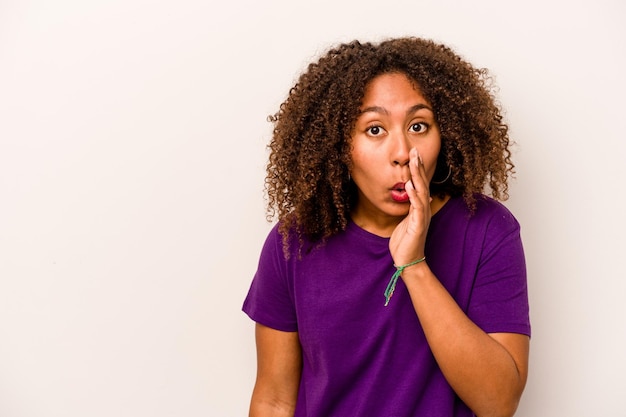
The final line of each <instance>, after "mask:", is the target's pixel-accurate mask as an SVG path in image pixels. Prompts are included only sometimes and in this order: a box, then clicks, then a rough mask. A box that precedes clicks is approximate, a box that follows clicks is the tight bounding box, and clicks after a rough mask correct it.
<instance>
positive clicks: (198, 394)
mask: <svg viewBox="0 0 626 417" xmlns="http://www.w3.org/2000/svg"><path fill="white" fill-rule="evenodd" d="M625 18H626V6H625V5H624V3H623V2H621V1H618V0H614V1H609V0H596V1H593V2H589V1H586V2H583V1H576V0H570V1H553V2H550V1H546V0H544V1H535V0H533V1H524V2H502V1H496V0H493V1H487V0H474V1H471V2H464V1H458V2H452V1H418V0H413V1H397V0H387V1H374V0H362V1H354V0H348V1H343V2H341V1H317V2H297V1H277V0H275V1H254V0H239V1H237V0H236V1H231V2H223V3H221V2H220V3H219V4H215V3H211V2H207V1H201V0H182V1H176V2H174V1H165V0H163V1H154V0H110V1H96V0H92V1H76V0H75V1H71V0H57V1H42V0H31V1H29V0H21V1H17V0H3V1H0V416H2V417H35V416H36V417H39V416H41V417H43V416H45V417H57V416H59V417H60V416H63V417H79V416H81V417H83V416H94V417H95V416H107V417H109V416H118V417H125V416H151V417H164V416H185V417H195V416H216V417H221V416H233V417H234V416H243V415H246V413H247V408H248V401H249V396H250V392H251V389H252V385H253V381H254V375H255V351H254V338H253V325H252V323H251V322H250V320H249V319H248V318H247V316H245V315H244V314H243V313H242V312H241V311H240V308H241V303H242V301H243V298H244V296H245V294H246V291H247V289H248V286H249V283H250V280H251V278H252V275H253V273H254V271H255V268H256V263H257V259H258V254H259V250H260V247H261V244H262V242H263V240H264V238H265V234H266V233H267V231H268V230H269V227H270V226H271V224H270V223H267V222H266V221H265V214H264V204H265V203H264V197H263V178H264V165H265V161H266V157H267V152H266V148H265V145H266V144H267V141H268V138H269V134H270V129H271V126H270V125H269V123H268V122H267V121H266V117H267V115H269V114H271V113H273V112H275V111H276V110H277V108H278V105H279V104H280V103H281V102H282V100H283V99H284V98H285V95H286V93H287V91H288V89H289V87H290V86H291V85H292V83H293V81H294V79H295V78H296V76H297V75H298V74H299V72H300V71H301V70H303V69H304V68H305V66H306V64H307V63H308V62H309V61H310V60H311V59H314V58H315V57H316V56H317V55H318V54H319V53H321V52H323V51H324V50H326V48H327V47H328V46H330V45H331V44H335V43H337V42H339V41H349V40H352V39H353V38H358V39H361V40H379V39H382V38H384V37H387V36H395V35H418V36H424V37H429V38H433V39H435V40H438V41H442V42H445V43H447V44H449V45H450V46H452V47H453V48H455V49H456V50H457V51H458V52H459V53H460V54H462V55H463V56H465V57H466V58H468V59H469V60H470V61H472V62H473V63H475V64H476V65H477V66H480V67H487V68H490V69H491V71H492V73H493V75H494V76H495V79H496V82H497V83H498V85H499V86H500V93H499V97H500V99H501V102H502V103H503V105H504V107H505V108H506V109H507V113H506V117H507V120H508V121H509V123H510V125H511V133H512V136H513V138H514V139H515V140H516V142H517V145H516V147H515V148H514V160H515V162H516V164H517V178H516V179H515V180H514V182H513V183H512V187H511V195H512V196H511V199H510V200H509V201H508V202H507V203H506V205H507V206H508V207H509V208H510V209H511V210H512V211H513V212H514V214H515V215H516V216H517V217H518V219H519V220H520V222H521V224H522V228H523V229H522V233H523V239H524V243H525V247H526V253H527V262H528V272H529V289H530V303H531V309H532V311H531V319H532V323H533V338H532V351H531V368H530V377H529V381H528V386H527V389H526V392H525V394H524V397H523V400H522V404H521V405H520V409H519V412H518V414H517V416H524V417H543V416H546V417H554V416H568V417H583V416H584V417H588V416H626V403H625V402H624V398H623V397H624V393H626V359H625V352H626V323H625V322H626V300H624V297H625V295H626V283H625V281H626V280H625V279H624V278H626V273H625V272H624V271H626V245H625V243H624V239H625V233H626V230H625V228H624V222H623V215H624V198H623V192H624V187H625V186H624V184H625V181H626V176H625V175H624V171H623V168H624V164H625V163H626V158H625V157H624V155H625V153H626V145H625V142H626V138H625V135H624V133H623V132H624V119H625V110H626V108H625V105H624V102H625V94H626V83H625V81H624V74H626V47H625V41H626V29H625V25H624V21H625ZM407 360H409V358H407Z"/></svg>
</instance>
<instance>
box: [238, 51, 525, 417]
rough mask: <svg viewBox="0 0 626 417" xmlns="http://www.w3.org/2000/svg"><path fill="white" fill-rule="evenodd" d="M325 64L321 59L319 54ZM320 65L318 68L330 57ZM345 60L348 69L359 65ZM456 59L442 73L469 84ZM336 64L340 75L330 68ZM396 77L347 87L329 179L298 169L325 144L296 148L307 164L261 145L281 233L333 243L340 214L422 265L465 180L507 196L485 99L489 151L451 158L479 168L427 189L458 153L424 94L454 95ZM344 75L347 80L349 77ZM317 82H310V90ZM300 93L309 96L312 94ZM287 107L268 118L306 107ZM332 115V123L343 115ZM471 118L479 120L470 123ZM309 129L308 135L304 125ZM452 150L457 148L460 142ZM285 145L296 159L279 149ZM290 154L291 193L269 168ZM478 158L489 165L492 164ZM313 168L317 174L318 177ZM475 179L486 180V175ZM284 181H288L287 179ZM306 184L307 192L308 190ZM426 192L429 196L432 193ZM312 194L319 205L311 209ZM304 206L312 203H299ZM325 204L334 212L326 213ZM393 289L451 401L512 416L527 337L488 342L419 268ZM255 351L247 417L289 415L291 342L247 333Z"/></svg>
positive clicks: (385, 73)
mask: <svg viewBox="0 0 626 417" xmlns="http://www.w3.org/2000/svg"><path fill="white" fill-rule="evenodd" d="M398 42H399V43H400V44H401V45H404V46H407V45H406V44H403V42H404V41H403V40H400V41H398ZM407 42H409V43H411V42H413V41H407ZM419 42H421V41H419ZM419 42H418V43H419ZM392 46H393V45H392ZM342 48H344V49H342ZM351 48H352V47H348V46H344V47H340V48H339V49H338V51H341V50H343V51H344V53H345V54H347V55H350V53H351V51H352V49H351ZM359 48H362V49H365V50H366V52H363V51H360V52H359V53H360V54H363V53H367V51H368V50H369V49H368V48H370V47H369V46H368V47H367V48H366V47H363V46H362V45H360V44H359V45H358V46H356V47H354V49H359ZM372 48H373V47H372ZM429 48H431V49H432V50H431V49H429ZM439 48H440V47H438V46H433V45H431V44H429V43H427V45H426V49H427V50H428V51H430V52H428V55H429V56H430V55H433V56H437V57H439V58H440V52H441V50H439ZM392 49H393V48H392ZM443 51H444V55H445V54H448V50H447V49H445V48H444V50H443ZM379 52H380V51H379ZM338 53H339V52H338ZM424 53H426V52H424ZM331 55H332V53H331V54H329V56H331ZM329 56H327V59H330V58H329ZM372 56H374V55H372ZM372 56H370V57H369V58H372ZM354 59H355V60H357V61H358V59H360V58H358V59H357V58H354ZM372 59H374V58H372ZM398 59H399V60H401V59H400V58H398ZM455 59H457V58H455ZM455 59H452V61H451V63H450V66H451V67H454V66H456V67H459V68H461V69H460V70H458V71H457V72H459V71H460V73H464V74H465V75H466V76H467V77H468V79H474V78H472V77H475V76H476V72H474V71H473V70H470V71H469V73H471V74H473V75H472V76H469V75H468V73H467V67H466V64H465V63H463V62H462V61H460V60H458V59H457V61H455ZM338 60H339V61H340V59H338ZM374 60H375V59H374ZM348 61H351V60H348ZM359 62H360V61H359ZM365 62H368V61H367V60H365ZM322 64H323V65H322ZM322 64H318V65H322V66H323V67H324V68H325V70H324V68H322V69H320V68H319V67H315V66H313V67H312V68H310V69H309V73H308V74H312V73H313V74H315V73H322V74H325V73H326V72H329V71H330V72H332V71H331V70H332V68H334V67H333V66H332V65H331V64H329V63H328V62H326V63H324V62H323V60H322ZM335 64H336V65H338V67H340V68H343V67H341V65H340V64H341V62H339V63H335ZM363 65H365V64H363ZM397 67H398V65H391V67H390V68H386V67H384V69H383V70H379V71H378V72H376V71H375V70H372V72H373V73H375V75H374V76H372V77H371V78H369V79H368V82H367V83H365V84H364V86H363V88H362V90H360V91H361V92H360V93H358V89H357V94H359V95H358V98H357V99H354V101H355V102H356V103H358V106H357V107H356V108H355V109H354V111H353V112H352V113H351V112H350V111H348V112H347V113H345V114H346V115H348V116H347V120H348V123H347V126H349V130H347V132H345V133H344V135H345V137H346V139H345V140H344V139H342V141H343V143H344V145H338V144H341V143H342V141H339V142H337V143H335V145H334V147H333V149H335V151H334V152H335V153H336V154H337V155H336V156H335V157H329V156H328V155H326V159H328V160H330V161H331V164H332V167H335V170H334V171H333V170H332V168H331V165H329V166H327V167H326V168H328V169H331V173H330V174H327V178H322V177H319V176H317V177H316V176H315V175H313V176H309V177H307V172H308V168H307V166H309V163H310V162H311V161H313V160H317V156H315V154H317V153H319V152H320V149H323V148H324V146H325V145H324V143H323V142H324V140H328V138H326V137H324V138H321V139H320V141H319V142H320V143H318V147H311V148H307V150H308V151H310V152H311V153H312V154H313V156H311V158H309V159H307V157H303V156H302V155H301V153H300V152H304V150H303V149H302V148H303V147H304V148H306V143H307V139H306V137H305V138H303V137H299V139H300V141H301V142H302V143H300V144H299V145H296V144H294V143H291V144H290V145H288V144H287V142H284V143H283V142H281V141H286V139H287V138H285V137H282V136H281V135H283V132H282V131H281V128H280V127H277V129H276V130H275V132H274V133H275V136H274V140H273V142H272V145H270V148H271V150H272V151H271V152H272V154H271V157H270V164H269V165H268V179H267V181H266V184H267V185H268V187H269V192H270V204H272V203H273V204H275V206H277V207H278V212H279V214H280V216H279V217H280V218H281V220H283V221H284V222H285V223H286V224H287V226H290V225H294V224H295V225H296V226H297V227H298V228H299V230H300V231H301V233H303V234H306V235H307V236H308V237H310V238H312V239H313V240H315V238H317V239H319V240H320V241H323V239H324V237H325V236H330V235H332V234H334V233H339V232H340V231H341V230H342V227H345V225H344V226H342V225H343V221H344V220H342V219H343V218H342V216H345V218H346V219H347V218H348V217H351V218H352V219H353V220H354V222H355V223H356V224H357V225H359V226H360V227H362V228H364V229H365V230H368V231H369V232H371V233H374V234H377V235H379V236H383V237H391V238H390V243H389V249H390V252H391V255H392V258H393V261H394V263H395V264H396V265H404V264H407V263H409V262H411V261H413V260H415V259H418V258H421V257H423V256H424V247H425V242H426V235H427V232H428V227H429V224H430V219H431V216H432V215H433V214H434V213H435V212H436V211H437V210H439V209H440V208H441V207H442V206H443V205H444V204H445V203H446V202H447V200H448V199H449V197H450V196H451V195H464V196H466V202H467V203H468V206H470V207H471V206H472V200H471V198H469V197H468V196H467V195H466V194H467V193H468V192H469V193H470V194H471V192H476V191H477V190H476V189H475V185H473V183H474V181H475V180H476V178H480V180H479V181H478V182H477V183H480V184H481V185H480V187H483V186H484V185H485V183H486V182H489V180H488V178H487V177H489V178H491V180H490V181H491V187H492V190H493V189H494V187H495V189H496V194H498V193H499V192H502V191H503V190H506V179H505V177H506V172H507V171H509V170H511V169H512V164H511V163H510V161H509V153H508V149H507V147H508V143H509V142H508V136H507V130H506V127H502V126H503V125H502V124H501V118H500V117H499V112H498V111H497V110H493V109H496V107H495V105H494V104H493V102H492V99H491V98H489V99H488V100H487V101H489V103H490V104H489V106H488V107H489V109H491V110H488V111H485V110H484V108H483V109H482V110H480V109H481V107H480V106H478V107H476V109H477V110H476V111H477V112H481V113H483V114H482V116H485V115H487V116H485V117H486V119H485V120H489V123H488V124H489V126H483V130H484V132H487V131H488V132H491V133H489V134H485V135H486V136H485V135H483V136H484V137H483V139H484V138H485V137H487V136H489V135H491V139H488V140H486V142H485V143H490V144H489V145H486V144H484V146H483V147H484V148H485V149H482V148H481V145H480V140H479V139H476V137H474V139H475V140H473V139H470V140H471V141H473V143H474V145H473V147H468V148H467V152H473V153H474V155H473V156H472V158H468V157H466V156H462V157H461V158H462V159H463V158H465V159H466V160H467V159H469V160H477V159H479V160H480V161H481V162H482V164H483V165H481V167H480V168H476V169H474V168H471V167H469V168H463V170H464V171H455V172H454V173H453V174H452V175H451V177H450V178H449V180H448V181H446V183H444V184H443V186H438V187H436V186H434V184H433V183H432V180H433V177H435V178H439V176H438V173H440V172H441V164H444V166H445V167H446V168H445V170H444V171H445V172H444V174H443V175H441V177H442V178H443V177H445V173H446V172H447V171H448V169H447V167H448V166H449V167H456V165H455V164H456V162H455V159H454V155H455V154H457V153H455V152H457V151H450V150H449V147H450V145H449V142H450V141H452V140H453V139H451V138H454V137H455V135H454V133H453V131H454V129H452V130H451V122H450V120H453V119H454V117H448V118H446V117H443V116H442V114H441V110H440V108H442V107H443V108H446V106H445V105H441V101H442V99H441V97H439V96H438V95H437V94H435V93H432V91H435V90H437V88H440V89H442V90H445V89H446V88H448V89H452V90H454V87H450V86H446V87H441V86H439V87H437V88H436V86H435V87H433V86H430V87H428V82H418V81H416V78H414V77H413V76H412V75H410V73H409V72H408V71H403V70H400V69H399V68H397ZM329 68H331V69H329ZM343 69H344V70H345V68H343ZM457 69H458V68H457ZM337 71H338V70H337ZM464 71H465V72H464ZM365 72H367V71H365ZM444 72H445V71H444ZM452 72H454V71H452ZM448 75H449V74H448ZM346 77H347V78H350V76H349V75H348V76H346ZM322 78H323V77H322ZM303 80H304V81H303ZM457 81H458V80H457ZM301 82H304V83H305V84H307V83H311V82H312V81H310V80H307V76H305V77H303V78H302V79H301ZM317 82H318V83H320V80H319V79H318V80H317ZM438 82H440V81H436V80H435V81H432V83H434V84H437V83H438ZM455 82H456V81H455ZM453 83H454V82H453ZM470 84H471V83H470ZM478 84H480V83H478ZM307 85H308V84H307ZM311 88H313V89H315V86H313V85H311ZM468 88H469V87H468ZM326 89H327V90H328V89H329V90H332V87H329V86H326ZM461 90H462V89H461ZM479 90H480V91H482V92H483V96H484V97H490V96H489V94H486V95H485V90H484V86H483V85H482V84H481V87H480V88H479ZM429 91H431V92H430V93H429ZM459 91H460V90H459ZM303 94H305V95H306V94H309V95H314V92H310V91H309V92H308V93H303ZM346 94H348V93H347V92H346ZM442 94H443V93H442ZM443 95H444V96H445V94H443ZM448 95H451V94H448ZM451 96H454V94H452V95H451ZM289 100H292V101H291V102H290V101H289ZM289 100H288V101H287V102H286V103H284V104H283V106H282V107H281V109H282V110H281V112H282V113H281V114H282V116H281V114H279V115H278V116H277V117H279V118H280V117H284V115H285V114H287V113H289V114H291V113H297V112H298V111H297V110H296V109H298V108H300V107H302V108H305V107H306V106H303V105H302V106H298V105H296V104H297V103H300V104H302V103H301V102H302V101H306V100H305V97H298V91H297V89H296V91H293V90H292V92H291V95H290V99H289ZM293 100H295V101H293ZM298 100H299V101H298ZM450 101H452V102H455V101H459V102H460V101H463V100H460V99H459V98H458V97H457V98H450ZM294 103H296V104H294ZM457 104H458V103H457ZM290 106H292V107H290ZM326 111H329V110H328V109H327V110H326ZM494 112H495V113H494ZM333 114H340V115H341V114H342V112H341V111H339V112H335V113H333ZM468 114H469V113H468ZM494 114H496V116H494ZM482 116H478V118H477V119H475V121H476V120H479V119H480V117H482ZM290 117H291V116H290ZM328 117H330V116H328ZM442 120H444V123H443V125H442ZM311 123H313V124H315V123H314V122H311ZM278 124H279V125H280V123H278ZM294 124H297V123H295V122H294ZM311 129H312V130H315V127H312V128H311ZM472 129H475V128H473V127H466V130H467V131H468V132H466V136H467V137H469V138H472V135H474V133H472ZM339 131H341V129H339ZM484 132H483V133H484ZM317 133H318V134H319V132H317ZM302 134H303V135H304V136H306V134H304V133H302ZM481 135H482V134H481ZM479 136H480V135H479ZM459 140H460V141H466V140H468V139H466V138H465V137H464V138H463V139H459ZM477 144H478V145H477ZM287 146H289V147H294V148H295V149H291V148H289V149H287V148H286V147H287ZM454 147H456V148H461V149H463V148H464V145H463V143H456V142H455V145H454ZM337 149H339V150H340V151H337ZM459 152H460V153H458V154H460V155H463V152H465V151H459ZM294 154H295V155H298V154H299V155H300V157H299V158H296V161H299V162H300V165H298V164H297V163H296V164H295V165H292V167H291V171H292V172H295V173H297V174H298V175H304V177H303V179H302V180H301V182H298V181H295V182H294V183H290V182H289V181H291V179H290V178H284V177H281V179H278V177H277V175H279V173H281V172H282V171H281V170H282V168H280V166H281V165H282V164H283V163H284V162H285V161H287V160H290V158H292V157H293V156H294ZM450 155H452V157H451V156H450ZM477 155H478V157H477ZM309 156H310V155H309ZM489 159H493V160H498V161H499V162H498V163H492V162H489ZM307 161H308V162H307ZM294 163H295V161H294ZM313 165H315V166H318V165H316V164H312V166H313ZM320 169H321V168H320V167H319V166H318V170H320ZM454 169H455V170H456V168H454ZM344 170H345V173H344ZM322 172H323V171H322ZM486 172H491V174H489V175H486V174H485V173H486ZM283 174H284V175H286V176H295V175H294V174H287V173H286V172H283ZM335 175H336V176H335ZM502 175H504V176H505V177H502ZM332 178H334V179H339V180H338V181H336V182H335V183H333V184H327V185H325V186H322V185H320V184H319V183H326V182H329V181H331V179H332ZM312 183H315V184H317V185H316V186H312ZM296 184H298V186H299V187H305V188H304V189H299V191H298V192H297V193H295V192H292V191H290V190H291V189H292V188H291V187H294V186H296ZM398 184H400V185H403V187H402V186H398ZM278 187H286V188H283V190H286V191H284V194H279V193H278ZM307 187H308V188H307ZM311 187H312V188H311ZM320 187H321V188H320ZM324 187H326V188H324ZM333 187H335V188H333ZM402 188H404V189H402ZM433 189H436V190H435V192H433ZM320 190H326V191H320ZM480 190H482V188H481V189H480ZM480 190H478V191H480ZM341 192H346V195H347V196H348V197H349V198H348V199H344V198H343V196H341V197H338V196H336V195H335V193H341ZM272 193H274V194H272ZM296 194H299V196H300V197H301V198H302V199H303V201H300V202H298V203H297V204H296V203H295V202H290V199H292V198H294V197H295V196H296ZM431 194H432V195H431ZM316 196H317V197H319V200H317V199H315V197H316ZM306 201H316V203H309V204H308V205H307V204H305V203H306ZM319 201H322V203H319ZM326 203H328V204H330V206H332V207H334V209H332V210H331V209H328V207H326V206H325V204H326ZM320 204H321V206H320ZM299 206H300V208H299ZM316 208H317V209H318V210H320V212H319V213H317V214H316V215H317V220H318V222H321V224H323V225H324V226H323V227H322V228H321V229H316V230H311V229H309V228H308V226H309V225H308V222H309V219H310V217H309V215H310V214H311V213H309V211H308V210H309V209H311V210H313V211H314V209H316ZM333 210H334V211H333ZM283 211H284V212H283ZM329 213H330V214H329ZM333 213H334V214H333ZM333 222H335V223H336V224H334V223H333ZM333 224H334V226H333ZM334 227H336V228H337V229H336V230H335V229H334ZM402 279H403V280H404V282H405V284H406V286H407V288H408V291H409V294H410V296H411V300H412V302H413V306H414V308H415V313H416V315H417V316H418V318H419V320H420V323H421V325H422V327H423V329H424V332H425V334H426V338H427V340H428V343H429V345H430V347H431V349H432V352H433V354H434V356H435V360H436V361H437V363H438V365H439V366H440V368H441V370H442V372H443V373H444V375H445V377H446V379H447V380H448V382H449V383H450V385H451V386H452V388H453V389H454V390H455V392H456V393H457V394H458V395H459V397H460V398H461V399H462V400H463V401H464V402H465V403H466V404H467V405H468V406H469V407H470V408H471V409H472V410H473V411H474V412H475V413H476V414H477V415H478V416H480V417H488V416H512V415H513V414H514V412H515V410H516V408H517V404H518V402H519V400H520V397H521V395H522V392H523V389H524V386H525V383H526V378H527V372H528V371H527V368H528V354H529V339H528V337H527V336H524V335H519V334H510V333H496V334H487V333H485V332H484V331H482V330H481V329H480V328H479V327H478V326H476V325H475V324H474V323H473V322H472V321H471V320H469V318H468V317H467V316H466V315H465V313H464V312H463V311H462V310H461V309H460V308H459V307H458V305H457V304H456V302H455V301H454V299H453V298H452V297H451V296H450V294H449V293H448V292H447V290H446V289H445V288H444V287H443V286H442V285H441V284H440V282H439V280H438V279H437V277H436V276H435V275H434V274H433V273H432V271H431V270H430V268H429V266H428V261H426V262H421V263H418V264H416V265H413V266H411V267H408V268H406V269H405V270H404V272H403V275H402ZM256 344H257V361H258V369H257V380H256V384H255V387H254V391H253V395H252V401H251V406H250V416H253V417H262V416H293V413H294V409H295V404H296V399H297V392H298V386H299V380H300V375H301V369H302V368H301V367H302V353H301V347H300V343H299V340H298V334H297V333H292V332H282V331H278V330H274V329H271V328H268V327H265V326H262V325H260V324H257V325H256Z"/></svg>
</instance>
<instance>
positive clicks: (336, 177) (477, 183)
mask: <svg viewBox="0 0 626 417" xmlns="http://www.w3.org/2000/svg"><path fill="white" fill-rule="evenodd" d="M390 72H399V73H403V74H406V75H407V76H408V77H409V78H410V79H412V80H413V81H414V82H415V83H416V85H417V86H419V89H420V92H421V93H422V94H423V96H424V97H425V98H426V99H427V100H428V101H429V102H430V104H431V105H432V107H433V109H434V112H435V118H436V120H437V123H438V125H439V129H440V132H441V151H440V154H439V157H438V161H437V169H436V171H435V174H434V178H433V182H431V186H430V191H431V194H432V195H440V196H443V195H452V196H458V195H462V196H463V197H464V199H465V201H466V203H467V205H468V206H469V207H470V208H471V209H472V210H473V209H474V208H475V204H476V200H475V198H476V197H475V195H476V194H478V193H483V192H484V191H485V187H486V186H487V185H488V186H489V188H490V190H491V195H492V196H493V197H494V198H496V199H500V200H504V199H506V198H508V194H507V190H508V187H507V179H508V176H509V174H512V173H513V168H514V165H513V163H512V162H511V152H510V150H509V145H510V140H509V135H508V126H507V125H506V123H504V122H503V117H502V114H501V110H500V106H499V104H498V102H497V101H496V99H495V94H494V92H493V90H494V88H493V83H492V79H491V78H490V77H489V74H488V71H487V70H485V69H477V68H474V67H473V66H472V65H471V64H470V63H468V62H466V61H465V60H464V59H463V58H461V57H460V56H459V55H457V54H456V53H455V52H454V51H452V50H451V49H450V48H449V47H447V46H445V45H442V44H439V43H436V42H434V41H432V40H428V39H421V38H415V37H407V38H396V39H389V40H385V41H383V42H380V43H378V44H374V43H369V42H368V43H361V42H359V41H353V42H351V43H345V44H341V45H339V46H336V47H334V48H332V49H330V50H329V51H328V52H327V53H326V54H325V55H324V56H322V57H321V58H320V59H319V60H318V61H317V62H314V63H311V64H310V65H309V66H308V68H307V70H306V71H305V72H304V73H303V74H302V75H301V76H300V78H299V79H298V81H297V83H296V84H295V86H294V87H293V88H292V89H291V90H290V91H289V95H288V97H287V99H286V100H285V101H284V102H283V103H282V104H281V106H280V109H279V111H278V112H277V113H276V114H274V115H273V116H270V117H269V120H270V121H271V122H273V123H274V129H273V137H272V139H271V142H270V144H269V149H270V155H269V162H268V164H267V176H266V179H265V189H266V192H267V197H268V208H267V216H268V220H271V219H272V218H275V217H276V216H277V217H278V220H279V221H280V222H281V224H280V226H279V230H280V232H281V234H282V235H283V236H284V238H285V244H286V245H287V243H286V242H287V235H288V231H289V230H290V229H292V228H294V226H295V230H296V231H297V234H298V236H299V240H300V242H302V238H303V237H304V236H306V238H308V239H309V240H311V241H313V242H315V241H321V240H324V239H325V238H328V237H330V236H332V235H334V234H336V233H338V232H340V231H342V230H344V229H345V228H346V226H347V224H348V219H349V216H350V210H351V208H352V207H354V204H355V203H356V188H355V185H354V184H353V183H352V182H351V180H350V175H349V172H350V168H351V160H350V146H351V143H350V138H351V133H352V130H353V128H354V125H355V122H356V119H357V116H358V114H359V109H360V107H361V102H362V99H363V96H364V94H365V89H366V86H367V85H368V83H369V82H370V81H371V80H372V79H373V78H375V77H376V76H378V75H380V74H384V73H390ZM448 174H449V175H448ZM444 178H445V180H444Z"/></svg>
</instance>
